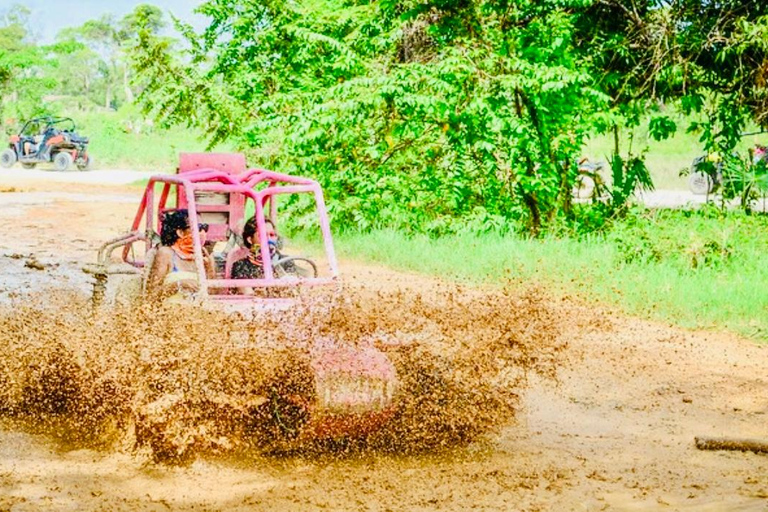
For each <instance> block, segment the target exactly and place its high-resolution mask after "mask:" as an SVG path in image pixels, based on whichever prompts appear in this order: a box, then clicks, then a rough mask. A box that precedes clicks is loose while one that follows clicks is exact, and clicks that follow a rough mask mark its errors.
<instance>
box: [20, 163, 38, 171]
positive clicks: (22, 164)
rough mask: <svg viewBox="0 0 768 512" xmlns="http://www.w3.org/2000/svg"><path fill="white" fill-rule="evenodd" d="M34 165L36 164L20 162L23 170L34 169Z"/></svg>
mask: <svg viewBox="0 0 768 512" xmlns="http://www.w3.org/2000/svg"><path fill="white" fill-rule="evenodd" d="M36 165H37V164H36V163H32V162H21V166H22V167H23V168H25V169H34V168H35V166H36Z"/></svg>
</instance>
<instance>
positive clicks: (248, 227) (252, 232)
mask: <svg viewBox="0 0 768 512" xmlns="http://www.w3.org/2000/svg"><path fill="white" fill-rule="evenodd" d="M267 224H272V227H273V228H274V227H275V223H274V222H272V219H264V225H267ZM254 236H256V216H255V215H254V216H253V217H251V218H250V219H248V220H247V221H246V222H245V226H243V245H245V246H246V247H247V248H248V249H250V248H251V246H252V245H253V244H252V243H251V242H249V241H248V239H249V238H253V237H254Z"/></svg>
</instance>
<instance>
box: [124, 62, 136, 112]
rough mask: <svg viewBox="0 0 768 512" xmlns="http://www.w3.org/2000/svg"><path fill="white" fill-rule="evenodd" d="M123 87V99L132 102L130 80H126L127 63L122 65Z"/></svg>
mask: <svg viewBox="0 0 768 512" xmlns="http://www.w3.org/2000/svg"><path fill="white" fill-rule="evenodd" d="M123 89H124V90H125V101H126V102H128V103H133V99H134V98H133V91H132V90H131V85H130V81H129V80H128V65H127V64H126V65H124V66H123Z"/></svg>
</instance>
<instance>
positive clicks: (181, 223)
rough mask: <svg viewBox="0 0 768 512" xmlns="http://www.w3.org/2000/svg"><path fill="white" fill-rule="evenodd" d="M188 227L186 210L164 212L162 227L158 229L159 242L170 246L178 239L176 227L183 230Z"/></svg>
mask: <svg viewBox="0 0 768 512" xmlns="http://www.w3.org/2000/svg"><path fill="white" fill-rule="evenodd" d="M188 227H189V212H188V211H187V210H174V211H172V212H166V213H165V215H164V216H163V229H162V230H161V231H160V242H161V243H162V244H163V245H167V246H171V245H173V244H175V243H176V240H178V239H179V235H178V234H177V233H176V230H177V229H181V230H185V229H187V228H188Z"/></svg>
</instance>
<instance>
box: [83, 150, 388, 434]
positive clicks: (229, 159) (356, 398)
mask: <svg viewBox="0 0 768 512" xmlns="http://www.w3.org/2000/svg"><path fill="white" fill-rule="evenodd" d="M288 195H304V196H308V197H309V198H310V199H311V200H312V201H314V203H315V206H316V208H315V211H316V213H317V218H316V220H317V226H318V227H319V231H320V234H321V235H322V240H323V247H324V252H325V254H324V257H323V258H322V261H323V266H322V268H321V266H320V264H319V262H316V261H313V260H310V259H308V258H302V257H288V258H280V257H278V258H274V257H273V256H272V255H270V253H269V244H268V243H267V239H266V230H265V229H264V224H265V221H266V220H267V219H270V220H271V221H272V222H273V223H275V224H277V223H278V219H279V217H278V203H277V198H278V197H280V196H288ZM181 208H185V209H187V210H188V212H189V223H190V225H192V226H196V225H198V224H201V223H205V224H208V232H207V233H208V236H207V242H206V243H218V244H221V245H224V244H225V247H224V248H223V250H222V251H219V252H214V257H215V258H216V260H217V262H218V264H217V265H216V274H217V275H216V276H215V278H213V279H209V278H208V277H207V276H206V272H205V269H204V261H203V252H202V245H201V239H200V235H199V232H198V230H192V231H193V238H194V255H195V263H196V266H197V273H198V278H199V284H200V287H199V292H198V294H197V297H196V299H195V301H197V302H199V303H201V304H205V305H206V306H214V307H216V306H220V307H222V308H223V309H225V310H230V309H234V310H236V311H237V310H239V309H240V308H248V307H261V308H266V309H267V310H269V309H270V308H272V307H277V308H281V309H282V308H287V307H290V306H291V304H292V302H293V301H295V300H297V299H294V298H285V297H283V295H284V294H281V293H274V294H271V293H270V292H271V291H279V290H285V289H286V288H288V289H292V288H293V289H295V288H299V287H307V286H309V287H317V286H321V287H323V286H324V287H335V286H337V282H338V269H337V263H336V256H335V253H334V249H333V242H332V237H331V230H330V225H329V221H328V215H327V212H326V208H325V202H324V200H323V194H322V190H321V188H320V186H319V184H318V183H317V182H315V181H313V180H310V179H306V178H300V177H296V176H289V175H286V174H280V173H277V172H273V171H268V170H264V169H247V168H246V163H245V158H244V157H243V155H241V154H216V153H203V154H198V153H183V154H181V156H180V163H179V168H178V173H177V174H171V175H156V176H153V177H152V178H150V180H149V182H148V183H147V186H146V189H145V191H144V195H143V197H142V199H141V203H140V204H139V208H138V211H137V212H136V215H135V217H134V219H133V223H132V225H131V228H130V231H129V232H128V233H126V234H124V235H122V236H119V237H117V238H115V239H112V240H110V241H108V242H106V243H105V244H103V245H102V246H101V248H100V249H99V252H98V259H97V263H96V264H95V265H91V266H89V267H87V268H86V271H87V272H89V273H91V274H93V275H94V277H95V284H94V296H93V298H94V302H95V303H96V304H99V305H101V306H103V305H104V304H108V303H113V302H120V301H121V300H122V301H124V300H135V299H136V298H137V297H141V295H142V293H143V287H144V284H145V281H146V276H147V272H146V269H145V267H147V266H149V265H150V260H151V257H152V253H153V250H154V247H155V246H156V245H157V243H158V241H159V237H158V233H160V232H161V228H162V224H161V223H162V218H163V215H162V214H163V213H164V212H166V211H169V210H173V209H181ZM246 211H253V215H255V217H256V222H257V226H258V233H259V236H260V238H261V240H260V243H259V246H260V248H261V251H262V253H261V256H262V261H263V262H264V268H263V274H264V275H263V277H262V278H260V279H233V278H232V276H231V275H230V274H231V270H232V267H233V265H234V263H235V262H236V261H238V260H239V259H241V258H244V257H246V255H247V252H248V250H247V249H245V248H244V247H242V246H241V243H242V238H241V235H242V227H243V221H244V219H245V216H246ZM116 250H120V261H119V262H116V261H114V260H113V258H112V254H113V253H114V252H115V251H116ZM288 262H290V263H291V265H290V268H292V269H304V271H303V272H289V271H287V269H288V267H289V265H287V263H288ZM244 286H247V287H251V288H254V289H262V290H263V291H264V292H265V293H261V294H255V295H253V296H249V295H241V294H239V293H237V291H236V290H237V289H238V288H239V287H244ZM126 290H127V291H126ZM271 295H274V296H271ZM235 314H236V313H235ZM310 354H311V357H310V367H311V373H312V377H313V379H314V391H313V392H312V393H311V396H307V397H302V399H301V400H300V401H299V402H300V403H301V404H303V405H302V406H301V407H303V408H304V410H302V411H301V414H298V415H296V414H294V415H292V417H295V418H301V424H300V425H291V426H290V429H291V430H292V431H297V430H300V431H301V436H306V437H311V438H313V439H316V438H318V437H320V438H322V437H336V436H345V435H348V434H358V433H360V432H362V431H364V430H370V429H371V428H374V427H376V426H377V425H380V424H382V423H384V421H385V420H386V419H387V418H388V417H389V416H390V415H391V413H392V411H393V407H394V401H393V400H394V396H395V394H396V389H397V383H398V379H397V375H396V371H395V368H394V365H393V364H392V362H391V361H390V360H389V358H388V357H387V356H386V355H385V354H384V353H383V352H381V351H380V350H378V349H377V348H375V347H344V346H335V347H334V346H330V347H329V346H323V347H315V348H314V349H312V350H310ZM294 402H295V400H294ZM283 405H285V403H283ZM288 405H289V406H291V404H288ZM295 405H296V403H294V404H293V406H295ZM275 407H276V408H277V407H281V406H280V405H279V404H275ZM276 414H277V413H276Z"/></svg>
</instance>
